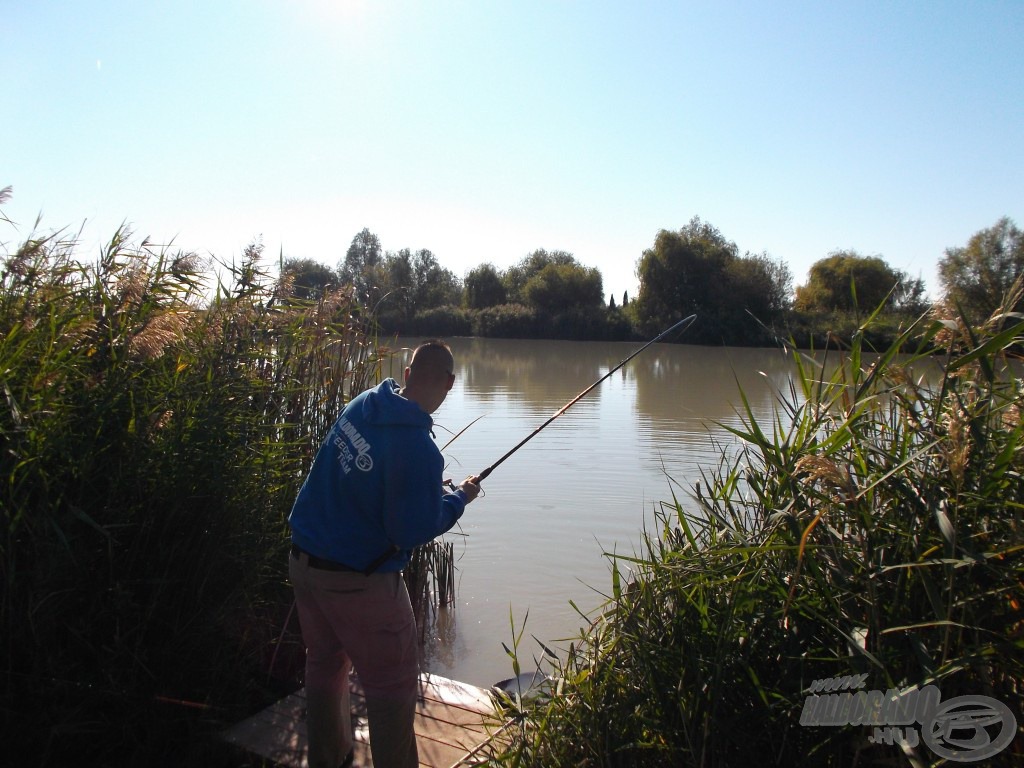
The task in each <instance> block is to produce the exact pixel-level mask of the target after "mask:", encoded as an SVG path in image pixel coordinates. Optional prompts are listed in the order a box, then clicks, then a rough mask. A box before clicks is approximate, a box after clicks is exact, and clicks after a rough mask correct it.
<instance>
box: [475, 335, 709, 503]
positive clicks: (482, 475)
mask: <svg viewBox="0 0 1024 768" xmlns="http://www.w3.org/2000/svg"><path fill="white" fill-rule="evenodd" d="M696 319H697V315H690V316H689V317H684V318H683V319H682V320H680V321H679V322H678V323H676V324H675V325H673V326H672V327H671V328H668V329H667V330H664V331H662V332H661V333H659V334H658V335H657V336H655V337H654V338H653V339H651V340H650V341H648V342H647V343H646V344H644V345H643V346H642V347H640V349H638V350H636V351H635V352H634V353H633V354H631V355H630V356H629V357H627V358H626V359H625V360H622V361H621V362H619V364H618V365H616V366H615V367H614V368H612V369H611V370H610V371H608V373H606V374H605V375H604V376H602V377H601V378H599V379H598V380H597V381H595V382H594V383H593V384H591V385H590V386H589V387H587V388H586V389H584V390H583V391H582V392H580V393H579V394H578V395H576V397H574V398H573V399H572V400H570V401H569V402H568V403H566V404H565V405H563V406H562V407H561V408H559V409H558V410H557V411H555V413H554V415H553V416H551V418H549V419H548V420H547V421H545V422H544V423H543V424H541V425H540V426H539V427H537V428H536V429H535V430H533V432H531V433H530V434H528V435H527V436H526V437H525V438H523V439H522V440H520V441H519V443H517V444H516V445H515V446H514V447H513V448H512V450H510V451H509V452H508V453H506V454H505V455H504V456H502V457H501V458H500V459H498V460H497V461H496V462H494V463H493V464H491V466H489V467H487V469H485V470H484V471H483V472H481V473H480V474H479V475H477V476H476V478H475V481H476V482H477V483H479V482H481V481H483V480H484V479H485V478H486V477H487V476H488V475H490V474H491V472H493V471H494V470H495V469H496V468H497V467H498V465H500V464H501V463H502V462H503V461H505V459H507V458H508V457H509V456H511V455H512V454H513V453H515V452H516V451H518V450H519V449H520V448H522V447H523V446H524V445H526V444H527V443H528V442H530V441H531V440H532V439H533V438H535V437H536V436H537V434H538V433H539V432H540V431H541V430H542V429H544V427H546V426H547V425H548V424H550V423H551V422H552V421H554V420H555V419H557V418H558V417H559V416H561V415H562V414H563V413H565V412H566V411H567V410H569V409H570V408H571V407H572V406H574V405H575V404H576V403H578V402H579V401H580V400H582V399H583V397H584V396H585V395H587V394H588V393H589V392H590V391H591V390H593V389H595V388H596V387H597V386H598V385H599V384H600V383H601V382H603V381H604V380H605V379H607V378H608V377H609V376H611V375H612V374H613V373H615V372H616V371H617V370H619V369H620V368H621V367H622V366H624V365H625V364H626V363H628V362H629V361H630V360H632V359H633V358H634V357H636V356H637V355H639V354H640V353H641V352H643V351H644V350H645V349H647V348H648V347H649V346H651V345H652V344H656V343H657V342H659V341H661V340H662V339H664V338H665V337H666V336H668V335H669V334H671V333H674V332H675V331H677V330H678V331H679V333H683V331H685V330H686V329H687V328H689V327H690V324H691V323H692V322H693V321H694V320H696Z"/></svg>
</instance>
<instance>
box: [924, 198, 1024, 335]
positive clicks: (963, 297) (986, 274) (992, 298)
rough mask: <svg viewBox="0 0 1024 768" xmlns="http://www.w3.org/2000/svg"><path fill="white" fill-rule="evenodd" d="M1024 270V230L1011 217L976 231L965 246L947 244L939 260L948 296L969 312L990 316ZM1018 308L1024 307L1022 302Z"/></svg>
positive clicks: (982, 317)
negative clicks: (949, 245) (944, 252)
mask: <svg viewBox="0 0 1024 768" xmlns="http://www.w3.org/2000/svg"><path fill="white" fill-rule="evenodd" d="M1022 274H1024V233H1022V232H1021V230H1019V229H1017V227H1016V225H1015V224H1014V223H1013V221H1011V220H1010V219H1009V218H1007V217H1005V216H1004V217H1003V218H1001V219H999V221H997V222H996V223H995V224H994V225H993V226H991V227H989V228H988V229H982V230H981V231H979V232H977V233H975V234H974V235H973V236H972V237H971V239H970V240H969V241H968V242H967V245H966V246H965V247H962V248H947V249H946V255H945V257H944V258H943V259H942V260H941V261H939V280H940V281H941V283H942V287H943V290H944V292H945V295H946V298H947V299H948V300H950V301H953V302H955V303H957V304H959V305H960V306H961V307H962V308H963V310H964V312H965V313H967V316H968V317H970V318H972V319H974V320H976V321H983V320H987V319H988V318H989V317H991V315H992V314H993V313H994V312H996V311H997V310H998V309H999V307H1000V306H1002V301H1003V297H1004V295H1006V294H1007V293H1008V291H1009V290H1010V287H1011V286H1012V285H1013V283H1014V281H1016V280H1017V279H1018V278H1020V276H1021V275H1022ZM1014 309H1015V310H1016V311H1017V312H1020V311H1024V306H1022V302H1018V303H1017V304H1016V306H1015V307H1014Z"/></svg>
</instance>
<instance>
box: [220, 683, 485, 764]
mask: <svg viewBox="0 0 1024 768" xmlns="http://www.w3.org/2000/svg"><path fill="white" fill-rule="evenodd" d="M351 686H352V687H351V690H352V710H353V726H354V731H355V740H356V746H355V765H356V766H372V765H373V762H372V761H371V759H370V745H369V732H368V731H367V727H366V707H365V703H364V701H365V700H364V698H363V693H362V689H361V687H360V685H359V680H358V678H356V677H355V676H353V677H352V680H351ZM305 712H306V695H305V690H304V689H302V690H299V691H296V692H295V693H293V694H292V695H291V696H286V697H285V698H283V699H281V700H280V701H277V702H275V703H274V704H272V705H271V706H269V707H267V708H266V709H265V710H263V711H262V712H259V713H257V714H256V715H253V716H252V717H250V718H248V719H246V720H243V721H242V722H240V723H238V724H237V725H234V726H232V727H231V728H229V729H228V730H227V731H226V732H225V733H224V738H225V740H226V741H228V742H229V743H231V744H234V745H236V746H238V747H240V748H242V749H244V750H245V751H247V752H251V753H253V754H255V755H259V756H260V757H263V758H266V759H268V760H272V761H273V762H275V763H277V764H279V765H282V766H288V767H289V768H307V763H306V723H305ZM500 725H501V724H500V722H499V720H498V715H497V713H496V711H495V708H494V703H493V700H492V699H491V696H490V694H489V693H488V692H487V691H485V690H483V689H482V688H477V687H475V686H472V685H467V684H466V683H460V682H458V681H456V680H449V679H447V678H444V677H438V676H437V675H421V676H420V698H419V701H418V702H417V705H416V746H417V749H418V751H419V757H420V765H423V766H430V767H431V768H450V767H451V768H454V766H468V765H476V764H478V763H480V762H482V760H483V757H484V755H485V753H486V752H487V746H488V744H489V743H490V742H491V740H492V739H493V737H494V736H495V735H496V734H497V733H498V732H500V731H501V730H502V729H501V727H500Z"/></svg>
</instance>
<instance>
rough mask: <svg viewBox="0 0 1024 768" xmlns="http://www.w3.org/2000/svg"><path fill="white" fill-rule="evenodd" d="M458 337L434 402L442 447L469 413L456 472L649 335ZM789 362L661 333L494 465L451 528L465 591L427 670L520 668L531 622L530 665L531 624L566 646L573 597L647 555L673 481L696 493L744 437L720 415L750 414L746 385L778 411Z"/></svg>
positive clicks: (475, 463) (543, 637)
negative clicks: (616, 561)
mask: <svg viewBox="0 0 1024 768" xmlns="http://www.w3.org/2000/svg"><path fill="white" fill-rule="evenodd" d="M448 341H449V343H450V344H451V347H452V351H453V352H454V354H455V364H456V371H455V373H456V380H455V386H454V388H453V389H452V391H451V392H450V393H449V395H448V399H447V400H446V401H445V402H444V404H443V405H442V406H441V407H440V408H439V409H438V411H437V412H436V413H435V414H434V420H435V433H436V437H437V443H438V446H439V447H440V446H444V445H445V444H446V443H448V442H449V440H451V438H452V437H453V436H454V435H455V434H456V433H458V432H459V431H460V430H462V429H463V428H465V427H466V426H467V425H469V424H471V423H472V426H470V427H469V428H468V429H466V430H465V432H464V433H463V434H461V435H460V436H459V437H458V438H457V439H455V440H454V441H452V442H451V443H450V445H448V446H447V447H445V448H443V450H442V453H443V455H444V457H445V462H446V466H447V469H446V472H447V474H446V477H450V478H451V479H453V480H455V481H456V482H458V481H460V480H462V479H463V478H465V477H466V476H468V475H473V474H478V473H479V472H481V471H482V470H483V469H485V468H486V467H488V466H490V465H491V464H492V463H494V462H495V461H496V460H497V459H498V458H500V457H501V456H502V455H504V454H505V453H506V452H507V451H508V450H509V449H511V448H512V447H513V446H514V445H515V444H516V443H518V442H519V441H520V440H522V439H523V438H524V437H526V436H527V435H529V434H530V433H531V432H533V431H534V430H535V429H536V428H537V427H539V426H540V425H541V424H543V423H544V421H545V420H547V419H548V418H549V417H551V416H552V415H553V414H554V413H555V412H556V411H557V410H558V409H559V408H561V407H562V406H563V405H565V403H567V402H568V401H570V400H571V399H572V398H573V397H575V396H576V395H578V394H579V393H580V392H581V391H583V390H584V389H586V388H587V387H588V386H590V384H592V383H593V382H594V381H596V380H597V379H599V378H600V377H601V376H603V375H604V374H606V373H607V372H608V371H609V370H611V369H612V368H614V367H615V366H616V365H617V364H618V363H619V362H620V361H622V360H623V359H625V358H626V357H628V356H629V355H630V354H632V353H633V352H634V351H636V350H637V349H639V347H641V346H642V342H641V343H619V342H571V341H525V340H508V339H479V338H454V339H449V340H448ZM416 343H417V342H416V340H411V339H399V340H398V345H399V346H406V345H408V346H410V347H411V346H415V344H416ZM406 362H407V356H406V357H405V358H404V362H400V361H399V360H396V361H395V368H394V369H393V373H392V375H396V374H397V376H396V377H398V378H400V373H399V372H400V370H401V368H402V366H404V365H405V364H406ZM792 372H793V364H792V360H791V358H790V357H789V356H788V355H787V354H786V353H784V352H782V351H780V350H770V349H744V348H710V347H695V346H687V345H675V344H671V345H670V344H656V345H652V346H651V347H650V348H648V349H647V350H645V351H644V352H643V353H642V354H640V355H638V356H637V357H636V358H634V359H633V360H632V361H630V362H629V363H628V364H627V365H626V366H624V367H623V368H622V369H621V370H619V371H617V372H616V373H615V374H614V375H613V376H611V377H610V378H609V379H608V380H607V381H605V382H603V383H602V384H601V385H600V386H599V387H598V388H596V389H595V390H594V391H592V392H591V393H589V394H588V395H587V396H586V397H585V398H583V399H582V400H580V401H579V402H578V403H577V404H575V405H574V406H573V407H572V408H570V409H569V410H568V411H567V412H566V413H565V414H563V415H562V416H560V417H559V418H558V419H556V420H555V421H553V422H552V423H551V424H550V425H549V426H548V427H546V428H545V429H544V430H543V431H541V432H540V433H539V434H538V435H537V436H536V437H534V438H533V439H532V440H530V442H528V443H527V444H526V445H525V446H523V447H522V448H521V449H520V450H519V451H517V452H516V453H515V454H513V455H512V456H511V457H510V458H508V459H507V460H506V461H505V462H504V463H502V464H501V465H500V466H499V467H498V468H496V469H495V470H494V473H493V474H492V475H491V476H490V477H489V478H488V479H487V480H486V481H485V482H484V483H483V488H484V494H486V495H481V497H480V498H478V499H477V500H476V501H475V502H473V503H472V504H471V505H470V506H469V507H467V509H466V513H465V515H464V516H463V518H462V520H461V522H460V524H459V526H457V527H456V528H454V529H453V530H452V532H450V533H449V534H447V535H446V538H447V539H449V540H451V541H453V542H454V544H455V556H456V582H457V602H456V606H455V608H454V609H453V610H449V611H444V612H443V613H442V615H441V616H440V617H439V620H438V622H437V624H436V626H435V627H434V628H433V630H434V631H433V632H432V637H431V639H430V641H429V642H428V647H427V653H426V664H425V666H426V668H427V669H428V670H429V671H431V672H435V673H437V674H439V675H444V676H446V677H450V678H454V679H457V680H461V681H464V682H468V683H472V684H474V685H479V686H482V687H488V686H490V685H492V684H494V683H495V682H497V681H499V680H502V679H504V678H508V677H511V676H512V665H511V660H510V659H509V657H508V656H507V655H506V653H505V650H504V649H503V647H502V643H503V642H504V643H505V644H507V645H508V646H509V647H511V646H512V634H513V630H514V631H516V632H519V631H520V630H523V629H524V625H525V632H524V633H523V638H524V639H523V642H522V645H521V646H520V660H521V662H522V664H523V666H524V668H528V667H529V665H530V664H531V663H532V662H531V659H532V658H534V657H539V655H540V647H539V646H538V645H537V643H536V642H535V641H534V640H533V638H532V637H531V635H532V636H535V637H536V638H537V639H539V640H540V641H542V642H544V643H545V644H547V645H549V646H550V647H552V648H553V649H554V650H556V651H558V650H560V649H565V648H567V647H568V641H569V640H570V639H572V638H573V637H574V636H575V635H577V633H578V629H579V627H581V626H584V625H585V624H586V622H585V620H584V619H582V618H581V617H580V616H579V614H578V613H577V612H576V611H575V610H574V609H573V607H572V606H571V605H570V601H572V602H573V603H575V604H576V606H578V607H579V608H580V610H582V611H584V612H588V613H589V612H592V611H593V610H594V609H595V608H597V607H598V606H599V605H600V603H601V602H602V601H603V599H604V598H603V596H602V593H605V594H607V593H608V592H609V591H610V588H611V578H610V573H611V569H610V563H609V560H608V558H607V557H606V556H605V554H604V553H606V552H612V551H616V552H619V553H625V554H632V553H634V552H638V551H640V547H641V544H642V535H643V530H644V526H645V524H647V525H649V524H650V522H651V521H652V519H653V510H654V508H655V505H657V504H659V503H660V502H662V501H669V500H671V497H672V490H673V488H674V489H675V491H676V493H677V495H679V497H680V499H681V500H684V499H687V497H688V493H689V489H690V488H691V487H692V485H693V483H694V482H695V481H697V480H699V479H700V470H701V468H704V469H705V470H708V471H713V470H714V468H715V467H716V466H717V465H718V462H719V459H720V457H721V454H722V450H723V449H728V447H729V446H730V445H734V444H735V442H734V439H733V438H732V436H731V435H730V434H729V433H728V432H727V431H725V430H724V429H723V428H722V427H721V426H717V425H719V424H729V425H739V424H740V420H739V417H738V416H737V414H736V406H737V405H738V404H739V403H740V399H739V392H740V390H741V388H742V391H743V392H744V393H745V394H746V396H747V399H748V401H749V403H750V405H751V408H752V409H753V411H754V413H755V414H756V415H757V417H758V419H759V420H760V419H765V420H770V418H771V413H772V410H773V404H774V402H775V400H776V394H777V393H778V392H779V390H782V391H787V390H788V386H789V381H790V378H791V375H792ZM474 420H477V421H475V423H473V422H474ZM680 486H681V488H680ZM685 503H686V502H685V501H684V504H685ZM513 622H514V626H513ZM563 640H564V642H561V641H563ZM563 658H564V654H563Z"/></svg>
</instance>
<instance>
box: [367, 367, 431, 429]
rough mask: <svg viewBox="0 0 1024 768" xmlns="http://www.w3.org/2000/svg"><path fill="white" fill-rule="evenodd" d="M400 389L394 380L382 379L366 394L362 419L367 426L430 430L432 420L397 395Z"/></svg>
mask: <svg viewBox="0 0 1024 768" xmlns="http://www.w3.org/2000/svg"><path fill="white" fill-rule="evenodd" d="M399 389H400V387H399V386H398V382H397V381H395V380H394V379H384V381H382V382H381V383H380V384H378V385H377V386H376V387H374V388H373V389H371V390H370V391H369V392H367V394H366V397H365V398H364V399H363V413H362V416H363V419H364V420H365V421H366V423H367V424H380V425H387V426H406V427H419V428H420V429H430V428H431V427H432V426H433V425H434V420H433V419H432V418H431V417H430V414H428V413H425V412H424V411H423V409H422V408H420V407H419V406H418V405H417V404H416V403H414V402H413V401H412V400H406V399H405V398H404V397H402V396H401V395H400V394H398V391H399Z"/></svg>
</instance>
